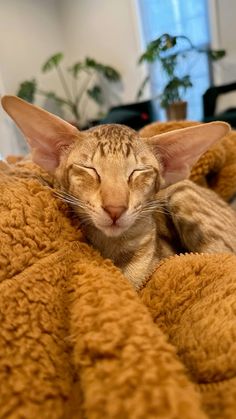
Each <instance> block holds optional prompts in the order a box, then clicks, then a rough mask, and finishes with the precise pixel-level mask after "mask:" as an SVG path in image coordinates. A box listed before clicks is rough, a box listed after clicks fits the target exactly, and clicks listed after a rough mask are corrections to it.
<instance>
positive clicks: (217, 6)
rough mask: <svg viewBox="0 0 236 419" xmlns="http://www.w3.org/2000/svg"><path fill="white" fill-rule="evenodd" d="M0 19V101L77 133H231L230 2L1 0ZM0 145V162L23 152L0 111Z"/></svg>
mask: <svg viewBox="0 0 236 419" xmlns="http://www.w3.org/2000/svg"><path fill="white" fill-rule="evenodd" d="M0 17H1V26H0V95H4V94H14V95H18V96H20V97H22V98H24V99H25V100H28V101H29V102H31V103H35V104H37V105H40V106H42V107H44V108H45V109H47V110H49V111H50V112H54V113H56V114H58V115H60V116H61V117H63V118H65V119H66V120H68V121H70V122H71V123H73V124H75V125H77V126H78V128H79V129H85V128H88V127H90V126H93V125H95V124H99V123H107V122H112V123H113V122H117V123H125V124H127V125H129V126H131V127H133V128H135V129H139V128H141V127H142V126H143V125H145V124H147V123H149V122H152V121H155V120H166V119H173V118H174V119H179V118H181V119H182V118H187V119H191V120H204V121H207V120H214V119H222V120H227V121H229V122H230V123H231V124H232V125H233V126H236V91H234V89H236V74H235V73H236V71H235V68H236V42H235V41H236V39H235V38H236V35H235V34H234V31H235V29H234V27H235V22H236V2H235V1H234V0H198V1H196V0H165V1H163V0H119V1H118V0H0ZM209 88H210V89H209ZM172 105H174V108H173V106H172ZM171 106H172V107H171ZM183 106H184V110H183V109H182V108H183ZM180 108H181V109H180ZM173 109H174V111H173ZM176 109H177V113H174V114H173V112H176ZM0 139H1V140H0V153H1V155H2V156H6V155H7V154H22V153H25V152H26V151H27V150H26V146H25V142H24V141H23V140H22V137H21V135H20V134H19V132H18V131H17V129H16V128H15V126H14V124H13V123H12V122H11V121H10V119H9V118H8V117H7V116H6V114H5V113H4V112H3V111H2V110H0Z"/></svg>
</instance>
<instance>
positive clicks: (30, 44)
mask: <svg viewBox="0 0 236 419" xmlns="http://www.w3.org/2000/svg"><path fill="white" fill-rule="evenodd" d="M56 3H57V1H56V0H20V1H19V0H10V1H8V0H0V10H1V14H0V17H1V26H0V71H1V73H2V78H3V82H4V85H5V90H6V91H7V92H8V93H11V94H14V93H15V92H16V90H17V88H18V85H19V82H20V81H22V80H25V79H27V78H32V77H34V76H36V77H37V78H38V77H40V78H41V79H42V77H43V83H45V85H46V87H48V86H50V85H52V86H55V85H56V86H57V80H56V78H55V75H53V74H50V75H48V76H46V77H44V76H41V71H40V68H41V65H42V64H43V63H44V61H45V60H46V59H47V58H48V57H49V56H50V55H51V54H53V53H55V52H57V51H60V50H62V49H64V39H63V36H62V33H61V28H60V24H59V19H58V16H57V7H56Z"/></svg>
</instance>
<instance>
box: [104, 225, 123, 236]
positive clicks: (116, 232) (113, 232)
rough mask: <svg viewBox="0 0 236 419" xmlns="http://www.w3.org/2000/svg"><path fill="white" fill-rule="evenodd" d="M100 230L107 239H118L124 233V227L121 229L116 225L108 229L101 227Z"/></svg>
mask: <svg viewBox="0 0 236 419" xmlns="http://www.w3.org/2000/svg"><path fill="white" fill-rule="evenodd" d="M100 230H101V231H102V233H103V234H104V235H105V236H107V237H119V236H121V235H122V234H123V233H124V232H125V231H126V229H125V228H124V227H123V228H122V227H120V226H118V225H111V226H108V227H103V228H102V229H100Z"/></svg>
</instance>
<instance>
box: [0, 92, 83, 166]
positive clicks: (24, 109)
mask: <svg viewBox="0 0 236 419" xmlns="http://www.w3.org/2000/svg"><path fill="white" fill-rule="evenodd" d="M1 102H2V106H3V108H4V109H5V111H6V112H7V113H8V114H9V115H10V116H11V118H12V119H13V120H14V121H15V123H16V125H18V127H19V128H20V129H21V131H22V132H23V134H24V136H25V138H26V140H27V142H28V143H29V146H30V148H31V152H32V159H33V161H34V162H35V163H37V164H38V165H39V166H41V167H42V168H43V169H45V170H46V171H49V172H53V171H54V170H55V169H56V167H57V166H58V164H59V161H60V155H61V153H62V151H63V150H64V149H65V148H66V147H68V146H70V145H71V144H72V143H73V142H74V141H75V139H76V137H78V134H79V132H78V130H77V129H76V128H75V127H74V126H72V125H70V124H69V123H68V122H65V121H63V120H62V119H61V118H59V117H57V116H55V115H53V114H51V113H49V112H47V111H45V110H43V109H41V108H38V107H37V106H35V105H31V104H29V103H28V102H25V101H24V100H22V99H19V98H18V97H16V96H4V97H3V98H2V100H1Z"/></svg>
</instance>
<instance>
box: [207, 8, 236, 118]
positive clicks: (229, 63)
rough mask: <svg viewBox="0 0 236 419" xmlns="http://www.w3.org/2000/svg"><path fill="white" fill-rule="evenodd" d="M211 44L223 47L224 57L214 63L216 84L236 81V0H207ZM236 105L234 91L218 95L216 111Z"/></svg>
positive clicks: (235, 92)
mask: <svg viewBox="0 0 236 419" xmlns="http://www.w3.org/2000/svg"><path fill="white" fill-rule="evenodd" d="M208 1H209V17H210V29H211V39H212V46H213V47H214V48H219V49H221V48H222V49H225V50H226V57H225V58H224V59H223V60H222V61H219V63H215V65H214V82H215V84H216V85H221V84H227V83H231V82H235V81H236V34H235V22H236V1H235V0H224V1H223V0H208ZM231 106H232V107H236V91H233V92H230V93H227V94H225V95H221V96H219V98H218V100H217V112H220V111H223V110H225V109H227V108H229V107H231Z"/></svg>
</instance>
